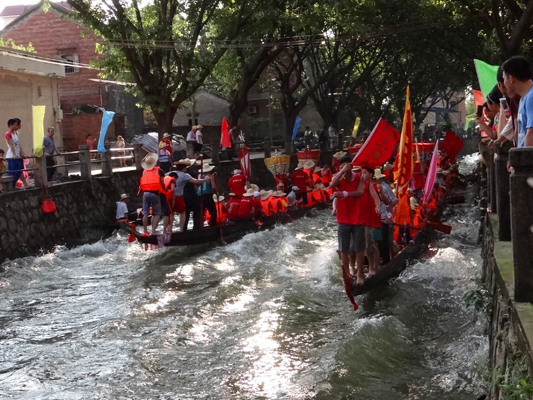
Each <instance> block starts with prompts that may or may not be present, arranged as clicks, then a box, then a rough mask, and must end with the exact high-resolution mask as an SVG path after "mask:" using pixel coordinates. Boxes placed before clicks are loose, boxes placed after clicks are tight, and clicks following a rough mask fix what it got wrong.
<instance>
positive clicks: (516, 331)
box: [482, 215, 533, 400]
mask: <svg viewBox="0 0 533 400" xmlns="http://www.w3.org/2000/svg"><path fill="white" fill-rule="evenodd" d="M497 224H498V219H497V217H496V216H495V215H488V216H486V219H485V229H484V235H483V247H482V255H483V259H484V262H483V274H484V280H485V283H486V287H487V288H488V290H489V293H490V304H489V309H490V314H491V318H490V325H489V332H488V336H489V345H490V358H489V359H490V365H489V367H490V371H491V377H490V382H489V383H490V393H489V397H488V398H490V399H491V400H497V399H504V398H505V396H504V394H505V393H504V392H505V385H506V384H509V383H512V382H513V381H515V382H516V381H517V380H518V379H520V380H521V379H525V380H526V381H529V384H530V385H531V382H533V351H532V345H533V343H532V341H533V305H532V304H529V303H517V302H515V301H514V300H513V297H514V267H513V250H512V243H511V242H501V241H499V238H498V225H497Z"/></svg>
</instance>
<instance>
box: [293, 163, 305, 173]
mask: <svg viewBox="0 0 533 400" xmlns="http://www.w3.org/2000/svg"><path fill="white" fill-rule="evenodd" d="M303 167H304V165H303V164H302V163H298V165H297V166H296V168H294V170H295V171H296V170H297V169H302V168H303Z"/></svg>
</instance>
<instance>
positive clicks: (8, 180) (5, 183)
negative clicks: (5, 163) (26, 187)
mask: <svg viewBox="0 0 533 400" xmlns="http://www.w3.org/2000/svg"><path fill="white" fill-rule="evenodd" d="M2 190H3V191H4V192H6V193H9V192H13V191H14V190H15V187H14V186H13V177H12V176H11V175H2Z"/></svg>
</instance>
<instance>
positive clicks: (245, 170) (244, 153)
mask: <svg viewBox="0 0 533 400" xmlns="http://www.w3.org/2000/svg"><path fill="white" fill-rule="evenodd" d="M239 164H240V165H241V171H242V174H243V175H244V176H245V177H246V180H249V179H250V176H251V174H252V165H251V163H250V148H249V147H247V146H244V147H243V148H241V149H239Z"/></svg>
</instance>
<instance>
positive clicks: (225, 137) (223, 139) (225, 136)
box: [220, 117, 231, 148]
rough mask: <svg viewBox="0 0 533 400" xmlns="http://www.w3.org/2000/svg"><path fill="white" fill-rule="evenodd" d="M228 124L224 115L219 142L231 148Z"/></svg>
mask: <svg viewBox="0 0 533 400" xmlns="http://www.w3.org/2000/svg"><path fill="white" fill-rule="evenodd" d="M228 128H229V125H228V121H226V117H222V127H221V128H220V144H221V145H222V146H224V147H227V148H231V139H230V137H229V130H228Z"/></svg>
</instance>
